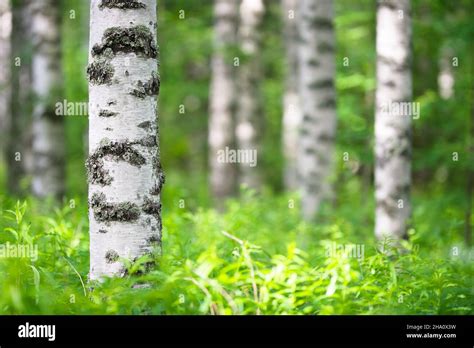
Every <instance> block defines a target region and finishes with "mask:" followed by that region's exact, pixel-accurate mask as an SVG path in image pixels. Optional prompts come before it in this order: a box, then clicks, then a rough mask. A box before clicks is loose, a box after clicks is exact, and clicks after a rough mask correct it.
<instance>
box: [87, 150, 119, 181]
mask: <svg viewBox="0 0 474 348" xmlns="http://www.w3.org/2000/svg"><path fill="white" fill-rule="evenodd" d="M86 169H87V177H88V179H89V182H90V183H91V184H97V185H101V186H106V185H110V184H111V183H112V181H113V179H112V177H111V176H110V173H109V171H108V170H106V169H105V168H104V162H103V161H102V160H100V159H98V158H95V157H93V156H91V157H89V158H88V159H87V161H86Z"/></svg>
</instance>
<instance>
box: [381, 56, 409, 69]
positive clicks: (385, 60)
mask: <svg viewBox="0 0 474 348" xmlns="http://www.w3.org/2000/svg"><path fill="white" fill-rule="evenodd" d="M377 61H379V62H380V63H382V64H386V65H388V66H390V67H391V68H392V69H393V70H395V71H397V72H404V71H406V70H408V69H410V67H411V56H408V57H407V58H406V59H405V60H404V61H403V62H397V61H396V60H395V59H393V58H391V57H385V56H381V55H377Z"/></svg>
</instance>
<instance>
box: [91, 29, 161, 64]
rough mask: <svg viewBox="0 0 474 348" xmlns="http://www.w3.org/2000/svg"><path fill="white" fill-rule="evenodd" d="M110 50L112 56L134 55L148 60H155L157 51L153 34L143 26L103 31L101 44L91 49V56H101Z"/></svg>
mask: <svg viewBox="0 0 474 348" xmlns="http://www.w3.org/2000/svg"><path fill="white" fill-rule="evenodd" d="M107 49H110V50H112V52H113V53H114V54H117V53H118V52H123V53H135V54H137V55H142V56H145V57H148V58H154V59H156V57H157V54H158V50H157V47H156V43H155V40H154V38H153V33H152V32H151V31H150V29H149V28H147V27H146V26H144V25H137V26H134V27H131V28H122V27H112V28H108V29H106V30H105V32H104V35H103V36H102V42H101V43H100V44H95V45H94V47H92V55H93V56H100V55H103V54H104V52H105V50H107Z"/></svg>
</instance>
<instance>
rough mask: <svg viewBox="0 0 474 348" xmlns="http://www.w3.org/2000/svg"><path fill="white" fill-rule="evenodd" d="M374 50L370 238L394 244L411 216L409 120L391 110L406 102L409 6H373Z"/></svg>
mask: <svg viewBox="0 0 474 348" xmlns="http://www.w3.org/2000/svg"><path fill="white" fill-rule="evenodd" d="M376 50H377V90H376V114H375V157H376V166H375V199H376V214H375V215H376V216H375V234H376V236H377V237H378V238H379V239H383V238H385V237H389V238H391V239H399V238H403V237H404V236H405V235H406V229H407V220H408V218H409V217H410V214H411V203H410V186H411V174H410V171H411V115H402V114H400V113H397V112H395V109H394V108H391V105H394V104H393V103H395V105H400V103H406V102H411V98H412V77H411V14H410V1H409V0H391V1H388V0H385V1H382V0H380V1H379V2H378V7H377V39H376Z"/></svg>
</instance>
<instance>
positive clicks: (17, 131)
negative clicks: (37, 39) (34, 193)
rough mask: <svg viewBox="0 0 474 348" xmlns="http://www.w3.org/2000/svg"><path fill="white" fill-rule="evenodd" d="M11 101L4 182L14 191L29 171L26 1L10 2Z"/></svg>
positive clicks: (29, 96) (27, 27)
mask: <svg viewBox="0 0 474 348" xmlns="http://www.w3.org/2000/svg"><path fill="white" fill-rule="evenodd" d="M12 5H13V7H12V11H13V16H12V32H11V58H10V63H9V64H8V65H7V68H10V69H11V90H10V92H11V101H10V105H11V108H10V111H11V113H10V120H9V122H8V136H7V137H6V142H7V145H6V163H7V186H8V190H9V192H10V193H11V194H13V195H20V194H22V193H23V192H21V191H22V187H21V182H22V181H23V179H24V178H25V175H26V173H28V172H31V158H32V156H31V140H30V125H31V117H30V111H31V57H30V55H31V53H30V52H31V35H30V28H29V23H31V16H30V13H29V11H28V8H27V3H26V2H24V1H23V2H18V3H16V2H15V3H12Z"/></svg>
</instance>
